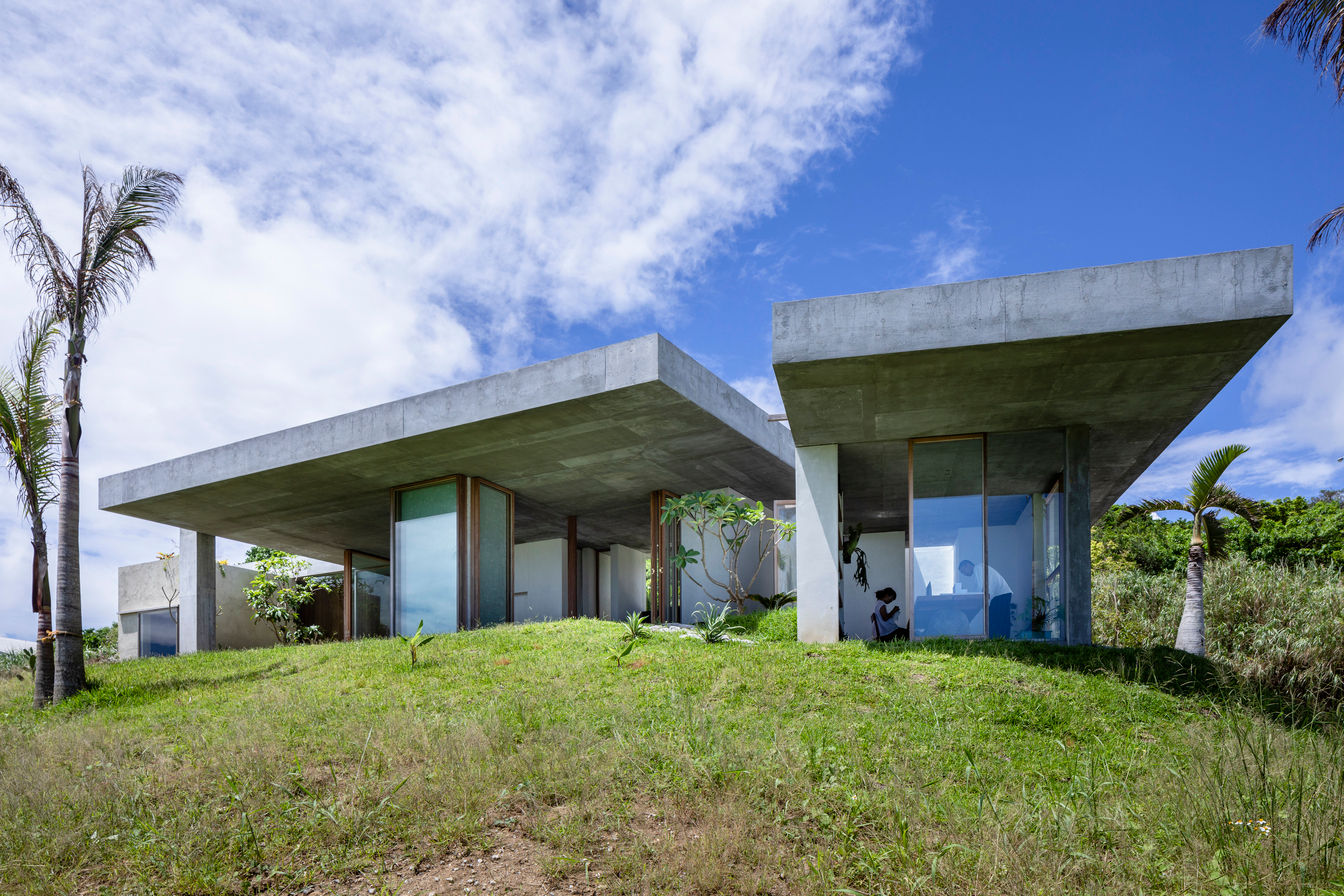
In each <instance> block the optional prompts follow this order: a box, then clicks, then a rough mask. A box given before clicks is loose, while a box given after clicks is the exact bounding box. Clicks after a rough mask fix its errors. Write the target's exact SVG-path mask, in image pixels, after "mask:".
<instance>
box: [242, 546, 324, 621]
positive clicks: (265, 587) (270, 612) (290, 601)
mask: <svg viewBox="0 0 1344 896" xmlns="http://www.w3.org/2000/svg"><path fill="white" fill-rule="evenodd" d="M307 568H308V561H307V560H304V559H302V558H300V557H295V556H294V555H293V554H286V553H284V552H283V551H272V552H271V553H270V554H268V555H267V556H266V557H264V558H262V559H261V560H260V561H258V563H257V576H256V578H254V579H253V580H252V581H251V582H249V583H248V586H247V588H246V589H245V590H244V591H243V595H244V597H245V598H246V600H247V605H248V607H250V608H251V609H252V620H253V621H254V622H264V623H266V624H267V625H269V626H270V627H271V631H272V632H274V633H275V640H276V641H277V642H279V643H281V644H299V643H302V642H305V641H316V640H317V639H318V638H319V637H321V635H322V630H321V628H319V627H318V626H316V625H303V624H301V623H300V622H299V608H300V607H302V606H304V605H305V604H308V603H311V602H312V600H313V596H314V595H315V594H316V593H317V591H318V590H319V589H320V588H321V587H322V583H321V582H320V581H319V580H318V577H316V576H313V577H309V578H304V577H303V572H304V570H306V569H307Z"/></svg>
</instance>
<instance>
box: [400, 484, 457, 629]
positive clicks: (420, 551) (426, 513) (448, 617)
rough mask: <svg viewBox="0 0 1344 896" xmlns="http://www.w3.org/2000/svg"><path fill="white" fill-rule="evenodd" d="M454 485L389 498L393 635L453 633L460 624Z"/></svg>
mask: <svg viewBox="0 0 1344 896" xmlns="http://www.w3.org/2000/svg"><path fill="white" fill-rule="evenodd" d="M459 485H460V483H459V479H458V477H456V476H454V477H452V478H449V479H445V480H442V481H439V482H431V483H426V484H423V485H416V486H409V487H407V488H404V489H399V490H397V491H395V492H393V495H392V519H393V524H392V567H393V579H392V583H393V588H394V592H395V594H394V603H395V605H396V614H395V616H396V626H397V632H399V633H401V634H406V635H409V634H411V633H412V632H414V631H415V630H416V627H417V626H418V625H419V624H420V622H421V621H423V622H424V623H425V631H426V632H455V631H457V630H458V626H459V621H460V620H461V618H462V617H461V614H460V612H459V610H460V608H459V606H458V598H459V596H460V594H461V576H462V569H461V564H460V563H459V562H458V561H459V557H460V555H461V550H460V547H461V544H460V538H461V536H460V532H459V527H458V497H459V493H460V488H459Z"/></svg>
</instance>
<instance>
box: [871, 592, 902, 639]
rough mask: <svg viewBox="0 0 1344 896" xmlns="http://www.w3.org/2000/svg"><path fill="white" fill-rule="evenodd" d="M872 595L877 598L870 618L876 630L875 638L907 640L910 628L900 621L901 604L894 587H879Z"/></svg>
mask: <svg viewBox="0 0 1344 896" xmlns="http://www.w3.org/2000/svg"><path fill="white" fill-rule="evenodd" d="M874 596H875V597H876V598H877V605H876V606H875V607H874V608H873V616H872V619H873V626H874V628H875V630H876V632H877V640H879V641H891V640H894V639H899V640H902V641H908V640H909V639H910V630H909V629H908V628H906V627H905V626H903V625H901V623H900V615H901V604H900V601H899V600H898V598H897V597H896V589H895V588H879V589H878V591H877V594H876V595H874Z"/></svg>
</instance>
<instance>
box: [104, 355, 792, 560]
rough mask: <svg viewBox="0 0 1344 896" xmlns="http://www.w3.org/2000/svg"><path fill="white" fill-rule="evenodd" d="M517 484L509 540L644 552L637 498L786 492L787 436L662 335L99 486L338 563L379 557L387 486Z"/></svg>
mask: <svg viewBox="0 0 1344 896" xmlns="http://www.w3.org/2000/svg"><path fill="white" fill-rule="evenodd" d="M458 473H461V474H465V475H471V476H480V477H483V478H485V479H489V480H491V481H493V482H496V483H498V484H500V485H503V486H505V487H507V488H510V489H513V490H514V491H515V494H516V509H515V540H516V541H517V542H520V543H522V542H527V541H532V540H537V539H541V538H555V537H563V536H564V534H565V518H566V517H567V516H570V515H573V516H577V517H578V521H579V530H578V531H579V542H580V544H582V545H584V546H594V547H605V546H606V545H609V544H612V543H619V544H625V545H627V546H631V547H647V542H648V537H649V507H648V500H649V494H650V492H652V491H655V490H658V489H667V490H669V491H673V492H688V491H695V490H700V489H706V488H723V487H727V488H732V489H736V490H737V491H739V492H741V493H742V494H745V495H748V496H750V497H752V498H755V499H758V500H763V501H767V502H768V501H770V500H773V499H775V498H780V497H789V496H792V494H793V488H794V480H793V445H792V442H791V440H790V437H789V433H788V430H787V429H786V428H785V427H784V426H782V425H780V424H779V423H774V422H770V421H769V420H767V415H766V413H765V411H763V410H761V409H760V408H758V407H757V406H756V405H755V404H753V403H752V402H751V401H750V400H748V399H747V398H746V397H744V396H743V395H741V394H740V393H738V392H737V391H736V390H734V389H733V388H732V387H730V386H728V385H727V384H726V383H724V382H723V381H722V380H720V379H719V378H718V377H716V376H714V375H713V374H712V373H710V372H709V371H708V370H706V369H705V368H704V367H702V366H701V365H700V364H698V363H697V362H696V361H695V360H693V359H692V358H690V357H689V356H688V355H686V354H685V353H684V352H682V351H681V350H679V349H678V348H676V347H675V346H674V345H672V344H671V343H669V342H668V341H667V340H666V339H663V338H662V337H661V336H657V335H650V336H645V337H641V338H639V339H634V340H630V341H628V342H622V343H618V344H616V345H612V346H607V347H605V348H600V349H594V350H592V351H588V352H583V353H581V354H577V355H572V356H570V357H567V358H561V359H558V360H555V361H548V362H544V363H541V364H535V365H532V366H530V367H525V368H522V369H519V370H515V371H510V372H508V373H502V374H498V375H496V376H491V377H485V378H483V379H479V380H473V381H471V382H468V383H462V384H459V385H455V386H449V387H447V388H444V389H439V390H436V391H434V392H428V393H425V394H423V395H417V396H413V397H411V398H406V399H402V400H400V401H394V402H390V403H388V404H384V405H378V406H376V407H372V408H366V409H364V410H361V411H356V412H354V413H351V414H345V415H343V416H340V417H333V418H331V419H328V420H321V421H318V422H315V423H309V424H305V425H303V426H297V427H294V428H292V429H286V430H282V431H279V432H274V433H270V434H268V435H264V436H259V437H257V438H254V439H248V440H246V441H243V442H238V443H235V444H232V445H225V446H222V447H219V448H212V449H210V450H207V451H202V452H199V453H196V454H190V455H187V456H185V457H179V458H176V459H174V460H169V461H164V462H162V463H158V464H154V465H152V466H148V467H142V468H140V469H136V470H130V471H127V472H124V473H119V474H116V475H113V476H108V477H105V478H104V479H102V480H100V481H99V506H100V507H101V508H102V509H104V510H110V511H113V512H116V513H121V514H125V515H127V516H133V517H138V518H140V519H146V520H151V521H153V522H157V523H164V524H167V525H171V526H178V527H180V528H185V529H191V530H195V531H198V532H205V533H208V534H211V535H217V536H223V537H226V538H232V539H236V540H238V541H243V542H250V543H255V544H264V545H267V546H271V547H277V548H282V549H284V550H288V551H292V552H294V553H298V554H302V555H305V556H309V557H315V558H318V559H323V560H331V561H333V562H340V561H341V559H342V556H341V555H342V551H343V550H344V549H346V548H349V549H353V550H357V551H362V552H366V553H372V554H377V555H380V556H387V553H388V547H389V541H390V537H389V536H390V504H389V489H391V488H392V487H394V486H398V485H405V484H408V483H412V482H418V481H423V480H427V479H433V478H436V477H441V476H445V475H451V474H458Z"/></svg>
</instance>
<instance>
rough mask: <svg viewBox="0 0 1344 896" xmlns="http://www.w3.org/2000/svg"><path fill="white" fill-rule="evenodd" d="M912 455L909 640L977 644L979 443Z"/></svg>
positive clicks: (981, 614)
mask: <svg viewBox="0 0 1344 896" xmlns="http://www.w3.org/2000/svg"><path fill="white" fill-rule="evenodd" d="M913 452H914V464H913V470H912V472H913V475H914V478H913V480H912V481H913V487H914V503H913V506H912V507H911V508H910V513H911V517H910V548H911V550H910V554H911V561H912V562H911V586H912V603H913V607H914V609H913V613H912V614H911V622H912V625H913V631H912V636H913V637H916V638H935V637H939V636H942V635H946V636H949V637H954V638H967V637H970V638H981V637H984V634H985V615H986V614H985V604H986V601H985V541H984V513H985V494H984V441H983V440H982V439H980V438H979V437H976V438H970V439H955V440H951V441H941V442H916V443H915V444H914V447H913ZM989 578H990V580H991V581H993V574H992V573H991V574H990V576H989Z"/></svg>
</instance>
